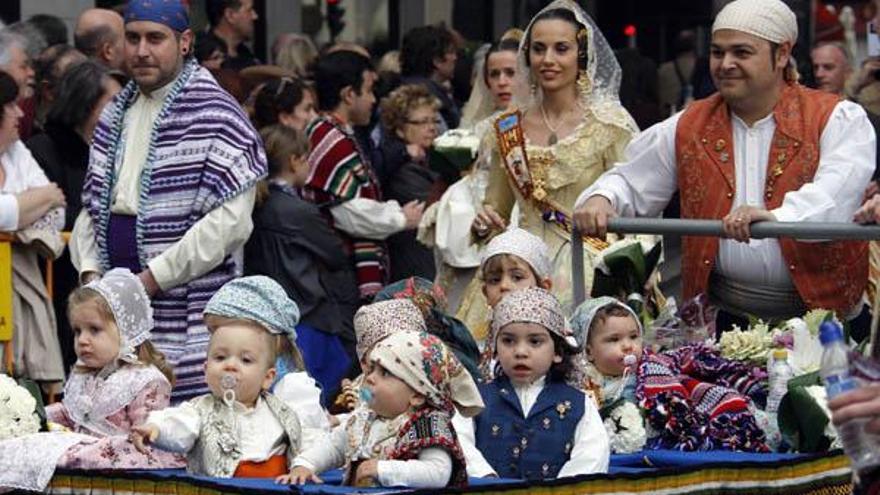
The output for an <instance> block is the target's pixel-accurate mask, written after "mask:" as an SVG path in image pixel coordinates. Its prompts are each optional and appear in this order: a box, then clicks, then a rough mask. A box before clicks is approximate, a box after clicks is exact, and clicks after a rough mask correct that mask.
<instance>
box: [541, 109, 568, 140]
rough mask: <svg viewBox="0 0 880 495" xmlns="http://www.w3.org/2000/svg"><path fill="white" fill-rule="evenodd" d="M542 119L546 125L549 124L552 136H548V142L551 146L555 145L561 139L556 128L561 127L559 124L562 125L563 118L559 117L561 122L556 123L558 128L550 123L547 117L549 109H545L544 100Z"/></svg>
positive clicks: (548, 127)
mask: <svg viewBox="0 0 880 495" xmlns="http://www.w3.org/2000/svg"><path fill="white" fill-rule="evenodd" d="M541 119H542V120H543V121H544V125H545V126H547V129H548V130H549V131H550V137H548V138H547V144H548V145H549V146H553V145H554V144H556V142H557V141H558V140H559V139H558V136H557V135H556V130H557V129H559V126H560V125H562V122H563V119H559V123H558V124H557V125H556V129H554V128H553V126H552V125H550V119H548V118H547V111H546V110H544V102H541Z"/></svg>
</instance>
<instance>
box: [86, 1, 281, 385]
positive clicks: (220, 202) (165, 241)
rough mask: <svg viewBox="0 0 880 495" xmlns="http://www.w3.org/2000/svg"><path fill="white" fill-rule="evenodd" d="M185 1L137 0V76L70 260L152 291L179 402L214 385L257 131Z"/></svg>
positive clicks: (99, 140) (103, 144) (107, 131)
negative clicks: (226, 85) (196, 50)
mask: <svg viewBox="0 0 880 495" xmlns="http://www.w3.org/2000/svg"><path fill="white" fill-rule="evenodd" d="M192 46H193V33H192V31H191V30H190V29H189V15H188V13H187V9H186V6H185V5H184V4H183V2H182V0H131V1H130V2H129V4H128V8H127V10H126V12H125V64H126V67H127V69H128V71H129V73H130V75H131V77H132V81H131V82H130V83H129V84H128V85H127V86H126V87H125V88H124V89H123V90H122V92H120V93H119V94H118V95H117V96H116V98H114V100H113V101H112V102H111V103H110V104H109V105H108V106H107V108H106V109H105V111H104V112H103V114H102V115H101V119H100V121H99V122H98V125H97V127H96V129H95V134H94V136H93V142H92V146H91V149H90V153H89V168H88V171H87V173H86V181H85V185H84V188H83V211H82V212H81V213H80V215H79V218H77V221H76V225H75V226H74V231H73V237H72V239H71V259H72V261H73V263H74V265H75V266H76V267H77V269H78V270H79V273H80V276H81V278H82V279H83V280H88V279H91V278H94V277H98V276H100V274H101V273H103V272H105V271H107V270H109V269H111V268H116V267H125V268H128V269H130V270H131V271H132V272H133V273H137V274H138V276H139V277H140V279H141V280H142V282H143V283H144V286H145V287H146V288H147V291H148V293H149V295H150V297H151V299H152V304H153V308H154V313H155V320H156V328H155V329H154V330H153V335H154V338H153V343H154V344H155V345H156V346H157V347H158V348H159V349H160V350H161V351H162V352H164V353H165V356H166V357H167V358H168V360H169V362H171V363H172V364H173V365H174V374H175V376H176V377H177V383H176V384H175V388H174V391H173V395H172V400H173V401H175V402H177V401H180V400H183V399H186V398H189V397H193V396H196V395H200V394H203V393H205V392H207V387H206V386H205V383H204V373H203V372H202V365H203V363H204V360H205V352H206V349H207V343H208V332H207V330H206V329H205V326H204V324H203V322H202V316H201V315H202V311H203V310H204V308H205V304H206V303H207V301H208V299H210V298H211V296H212V295H213V294H214V292H216V291H217V290H218V289H219V288H220V287H221V286H222V285H223V284H224V283H226V282H227V281H229V280H230V279H232V278H233V277H234V276H235V274H236V273H239V272H240V270H238V267H237V263H236V261H235V260H236V259H238V256H236V253H237V251H239V250H240V249H241V247H242V246H243V244H244V242H245V241H246V240H247V238H248V237H249V236H250V232H251V229H252V223H251V210H252V209H253V203H254V192H255V189H254V185H255V184H256V182H257V181H258V180H259V179H261V178H262V177H264V176H265V175H266V158H265V155H264V153H263V149H262V145H261V144H260V140H259V136H258V134H257V133H256V131H255V130H254V129H253V127H251V125H250V123H249V121H248V118H247V116H246V115H245V114H244V112H243V111H242V109H241V107H240V106H239V105H238V103H236V101H235V100H234V99H233V98H232V97H231V96H230V95H229V94H228V93H226V92H225V91H224V90H222V89H221V88H220V86H218V85H217V82H216V81H215V80H214V79H213V77H212V76H211V75H210V73H208V71H207V70H205V69H204V68H202V67H200V66H199V65H198V63H196V61H195V60H194V59H193V58H192Z"/></svg>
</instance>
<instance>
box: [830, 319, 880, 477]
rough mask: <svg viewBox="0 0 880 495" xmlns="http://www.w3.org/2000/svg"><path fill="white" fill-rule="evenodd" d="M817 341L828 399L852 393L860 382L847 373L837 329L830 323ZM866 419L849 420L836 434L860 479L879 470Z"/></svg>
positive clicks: (843, 346) (877, 453)
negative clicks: (820, 349)
mask: <svg viewBox="0 0 880 495" xmlns="http://www.w3.org/2000/svg"><path fill="white" fill-rule="evenodd" d="M819 340H820V341H821V342H822V347H823V348H824V350H823V351H822V367H821V369H820V370H819V374H820V375H821V376H822V381H823V382H824V383H825V391H826V392H827V393H828V399H829V400H830V399H832V398H834V397H836V396H838V395H840V394H842V393H844V392H848V391H850V390H855V389H857V388H858V387H859V382H858V381H857V380H856V378H855V377H853V376H851V375H850V372H849V355H848V352H849V348H848V347H847V346H846V344H845V343H844V341H843V333H842V332H841V330H840V327H839V326H838V325H837V324H836V323H834V322H831V321H826V322H825V323H822V325H821V326H820V327H819ZM867 422H868V420H866V419H851V420H849V421H847V422H846V423H844V424H842V425H839V426H837V434H838V435H840V441H841V442H842V443H843V450H844V451H845V452H846V454H847V455H848V456H849V457H850V460H851V461H852V468H853V471H855V472H856V473H857V474H859V475H860V476H863V475H864V474H867V473H869V472H871V471H874V469H876V468H877V467H880V448H876V447H877V446H876V445H875V440H874V436H873V435H866V434H865V423H867Z"/></svg>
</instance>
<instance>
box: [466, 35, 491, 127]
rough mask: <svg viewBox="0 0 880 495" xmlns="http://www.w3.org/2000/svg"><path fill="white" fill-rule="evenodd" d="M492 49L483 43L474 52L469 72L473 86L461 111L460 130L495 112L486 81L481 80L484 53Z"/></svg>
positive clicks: (484, 60) (484, 62)
mask: <svg viewBox="0 0 880 495" xmlns="http://www.w3.org/2000/svg"><path fill="white" fill-rule="evenodd" d="M490 48H492V45H491V44H490V43H485V44H483V45H482V46H480V48H478V49H477V51H475V52H474V69H473V71H472V72H471V75H472V79H473V81H474V82H473V85H472V86H471V88H472V89H471V95H470V97H469V98H468V101H467V102H466V103H465V104H464V108H463V109H462V111H461V125H460V126H459V127H462V128H472V127H474V126H475V125H476V124H477V122H479V121H481V120H483V119H485V118H486V117H488V116H490V115H492V113H493V112H495V104H494V102H493V101H492V94H491V92H490V91H489V87H488V86H486V81H485V79H483V70H484V69H483V66H484V65H485V64H486V53H487V52H488V51H489V49H490Z"/></svg>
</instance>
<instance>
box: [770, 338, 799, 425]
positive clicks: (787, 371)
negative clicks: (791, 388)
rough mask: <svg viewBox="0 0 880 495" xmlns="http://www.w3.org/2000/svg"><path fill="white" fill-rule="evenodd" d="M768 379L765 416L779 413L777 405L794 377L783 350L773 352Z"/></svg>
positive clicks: (786, 354)
mask: <svg viewBox="0 0 880 495" xmlns="http://www.w3.org/2000/svg"><path fill="white" fill-rule="evenodd" d="M767 374H768V375H769V377H770V391H769V392H768V393H767V408H766V409H765V410H766V411H767V414H776V413H777V412H778V411H779V403H780V402H781V401H782V398H783V397H784V396H785V394H786V393H787V392H788V381H789V380H791V377H792V376H794V372H793V371H792V369H791V366H790V365H789V364H788V353H787V352H786V351H785V349H776V350H774V351H773V361H772V362H771V363H770V369H768V370H767Z"/></svg>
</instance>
